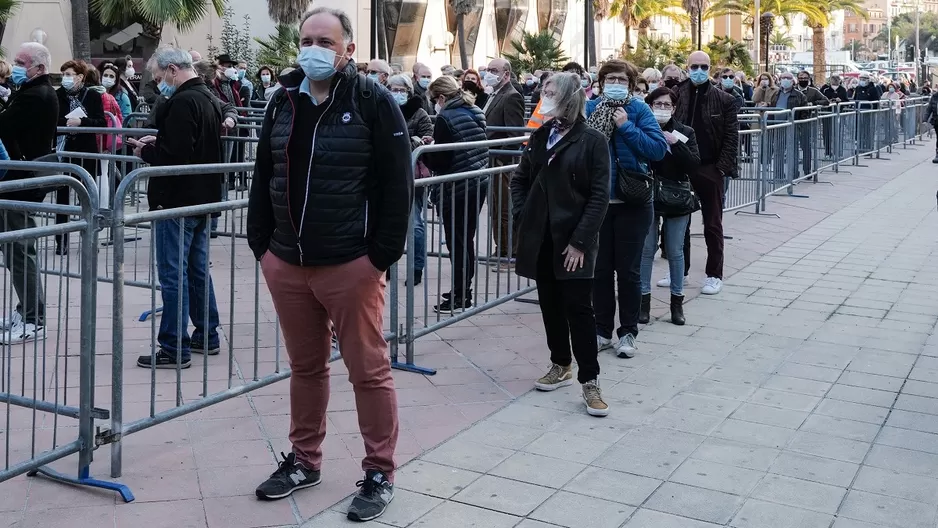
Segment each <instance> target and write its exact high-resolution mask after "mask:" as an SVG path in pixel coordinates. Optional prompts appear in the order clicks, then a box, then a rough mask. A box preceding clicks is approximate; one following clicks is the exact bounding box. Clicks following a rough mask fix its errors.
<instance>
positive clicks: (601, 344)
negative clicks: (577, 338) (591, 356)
mask: <svg viewBox="0 0 938 528" xmlns="http://www.w3.org/2000/svg"><path fill="white" fill-rule="evenodd" d="M596 344H597V345H598V347H597V348H598V351H599V352H602V351H603V350H606V349H607V348H612V339H606V338H605V337H603V336H601V335H598V336H596Z"/></svg>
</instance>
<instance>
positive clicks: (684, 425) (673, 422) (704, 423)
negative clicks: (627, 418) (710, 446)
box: [645, 407, 723, 435]
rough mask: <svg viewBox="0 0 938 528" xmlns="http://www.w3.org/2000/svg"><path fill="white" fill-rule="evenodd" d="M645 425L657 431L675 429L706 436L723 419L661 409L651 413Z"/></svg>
mask: <svg viewBox="0 0 938 528" xmlns="http://www.w3.org/2000/svg"><path fill="white" fill-rule="evenodd" d="M645 423H646V424H648V425H650V426H652V427H657V428H659V429H675V430H677V431H684V432H686V433H694V434H699V435H708V434H710V433H711V432H713V430H714V429H716V428H717V427H719V425H720V424H721V423H723V417H721V416H713V415H709V414H702V413H699V412H697V411H691V410H680V409H671V408H668V407H661V408H659V409H658V410H657V411H655V412H654V413H652V415H651V416H650V417H649V418H648V420H647V421H646V422H645Z"/></svg>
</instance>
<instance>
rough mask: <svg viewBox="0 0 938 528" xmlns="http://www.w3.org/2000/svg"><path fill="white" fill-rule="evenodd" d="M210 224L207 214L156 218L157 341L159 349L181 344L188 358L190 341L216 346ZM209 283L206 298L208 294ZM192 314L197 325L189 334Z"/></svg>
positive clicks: (173, 351)
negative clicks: (160, 310) (159, 311)
mask: <svg viewBox="0 0 938 528" xmlns="http://www.w3.org/2000/svg"><path fill="white" fill-rule="evenodd" d="M208 227H209V222H208V220H207V219H206V217H205V216H197V217H196V216H190V217H186V218H174V219H172V220H159V221H156V222H153V230H152V232H153V244H154V246H155V248H156V269H157V274H158V276H159V280H160V293H161V294H162V297H163V313H162V316H161V317H160V332H159V335H158V336H157V341H158V342H159V344H160V348H161V349H163V350H164V351H166V352H168V353H170V354H172V355H175V354H176V352H177V351H179V350H181V351H182V359H183V360H184V361H185V360H187V359H189V348H190V343H191V344H195V345H196V346H197V347H205V346H206V345H207V347H208V349H212V348H218V325H219V321H218V305H217V304H216V303H215V288H214V286H213V285H212V276H211V274H210V273H209V270H208V244H209V232H208ZM180 248H181V251H180ZM180 253H181V254H182V259H181V260H180ZM180 275H181V279H182V280H181V281H180ZM206 284H207V286H208V299H206V297H205V294H206V292H205V289H206ZM180 295H181V296H182V311H181V312H180V311H179V305H180V299H179V296H180ZM206 310H208V320H207V321H206ZM190 318H191V319H192V324H193V326H195V331H194V332H192V338H191V340H190V338H189V319H190ZM180 321H182V326H181V327H180V325H179V322H180Z"/></svg>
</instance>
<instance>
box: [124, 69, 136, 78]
mask: <svg viewBox="0 0 938 528" xmlns="http://www.w3.org/2000/svg"><path fill="white" fill-rule="evenodd" d="M124 75H126V76H127V78H128V79H129V78H131V77H133V76H134V75H137V70H135V69H134V67H133V66H128V67H127V69H126V70H124Z"/></svg>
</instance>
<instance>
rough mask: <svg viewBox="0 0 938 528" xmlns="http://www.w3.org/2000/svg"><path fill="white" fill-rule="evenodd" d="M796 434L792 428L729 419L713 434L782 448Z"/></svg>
mask: <svg viewBox="0 0 938 528" xmlns="http://www.w3.org/2000/svg"><path fill="white" fill-rule="evenodd" d="M794 434H795V431H793V430H791V429H785V428H783V427H775V426H772V425H764V424H756V423H751V422H744V421H742V420H733V419H729V420H726V421H725V422H723V425H721V426H720V427H719V428H718V429H717V430H716V431H714V433H713V435H712V436H715V437H717V438H723V439H725V440H734V441H737V442H743V443H746V444H753V445H758V446H763V447H774V448H780V447H782V446H784V445H785V444H787V443H788V440H789V439H791V437H792V436H793V435H794Z"/></svg>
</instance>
